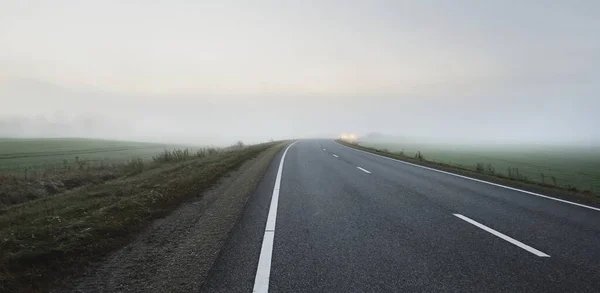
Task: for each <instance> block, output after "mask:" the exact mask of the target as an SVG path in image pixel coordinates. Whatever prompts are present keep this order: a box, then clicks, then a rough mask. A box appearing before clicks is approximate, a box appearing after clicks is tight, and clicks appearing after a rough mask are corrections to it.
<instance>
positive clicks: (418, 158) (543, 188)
mask: <svg viewBox="0 0 600 293" xmlns="http://www.w3.org/2000/svg"><path fill="white" fill-rule="evenodd" d="M336 141H337V142H338V143H340V144H342V145H345V146H348V147H352V148H355V149H359V150H362V151H366V152H370V153H373V154H378V155H381V156H385V157H389V158H393V159H397V160H401V161H405V162H409V163H413V164H417V165H421V166H425V167H429V168H434V169H437V170H442V171H446V172H451V173H455V174H459V175H463V176H468V177H471V178H476V179H480V180H485V181H489V182H494V183H498V184H502V185H506V186H511V187H515V188H519V189H523V190H528V191H531V192H537V193H542V194H545V195H549V196H554V197H559V198H564V199H569V200H575V201H578V202H583V203H590V204H596V205H597V204H600V197H598V196H597V195H596V194H594V193H592V192H591V191H589V190H584V191H581V190H578V189H576V188H573V187H568V186H559V185H553V184H547V183H540V182H536V181H531V180H528V179H527V178H526V177H525V176H520V174H518V170H517V171H516V173H515V172H513V173H511V174H510V176H507V175H503V174H498V173H495V172H494V170H493V168H492V167H491V166H487V165H484V164H477V165H476V166H474V169H468V168H463V167H459V166H454V165H449V164H445V163H439V162H434V161H430V160H427V159H426V157H425V156H424V155H423V154H422V153H421V152H417V154H416V155H415V156H414V157H410V156H406V155H405V154H404V153H403V152H398V153H392V152H389V151H387V150H381V149H377V148H372V147H366V146H361V145H358V144H355V143H349V142H345V141H342V140H336Z"/></svg>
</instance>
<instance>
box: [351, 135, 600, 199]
mask: <svg viewBox="0 0 600 293" xmlns="http://www.w3.org/2000/svg"><path fill="white" fill-rule="evenodd" d="M360 145H363V146H366V147H372V148H376V149H387V150H389V151H390V152H401V151H404V153H405V155H407V156H414V154H415V153H417V152H419V151H420V152H421V153H422V154H423V156H424V157H425V158H426V159H427V160H430V161H435V162H439V163H444V164H448V165H453V166H458V167H462V168H467V169H472V170H476V169H477V164H482V165H483V167H484V169H487V166H488V165H491V166H492V167H493V169H494V172H495V173H497V174H502V175H507V176H508V175H509V174H508V170H509V168H510V169H511V170H515V169H517V170H518V172H519V174H520V176H525V177H526V179H527V180H530V181H534V182H539V183H546V184H551V185H553V184H554V182H553V180H552V177H554V178H555V179H556V184H557V185H559V186H561V187H567V188H568V187H575V188H577V189H578V190H590V191H592V192H594V193H598V191H600V147H576V146H539V145H538V146H516V145H506V146H489V145H481V146H463V145H442V144H432V143H430V144H426V143H415V142H400V141H398V142H395V141H386V142H382V141H368V140H367V141H361V142H360ZM480 167H482V166H481V165H480ZM542 174H543V175H542Z"/></svg>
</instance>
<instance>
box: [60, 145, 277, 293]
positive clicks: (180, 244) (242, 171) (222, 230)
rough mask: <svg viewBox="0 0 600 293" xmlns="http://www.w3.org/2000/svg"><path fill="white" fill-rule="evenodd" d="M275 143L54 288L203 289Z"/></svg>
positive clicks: (67, 289) (98, 290) (153, 290)
mask: <svg viewBox="0 0 600 293" xmlns="http://www.w3.org/2000/svg"><path fill="white" fill-rule="evenodd" d="M283 146H285V143H282V144H279V145H277V146H274V147H272V148H270V149H268V150H266V151H265V152H263V153H262V154H261V155H259V156H258V157H257V158H254V159H252V160H250V161H248V162H246V163H244V164H243V165H242V166H241V167H240V168H239V169H238V170H236V171H233V172H231V173H230V174H229V175H228V176H225V177H224V178H222V179H221V180H220V182H219V183H218V184H217V185H216V186H215V187H214V188H212V189H211V190H209V191H207V192H205V193H204V194H203V195H202V196H200V197H197V198H196V199H195V200H193V201H190V202H187V203H184V204H182V205H181V206H180V207H179V208H178V209H177V210H175V211H174V212H173V213H171V214H170V215H169V216H167V217H165V218H163V219H159V220H157V221H155V222H153V223H152V224H151V225H150V226H149V227H148V228H147V229H146V230H144V232H142V233H141V234H140V235H139V236H138V237H137V238H136V239H135V240H134V241H132V242H131V243H130V244H128V245H127V246H125V247H124V248H122V249H120V250H118V251H116V252H115V253H113V254H111V255H109V256H108V257H107V258H106V259H104V260H103V261H101V262H99V263H96V264H93V265H91V266H90V268H89V269H88V270H87V272H85V273H82V274H81V275H80V276H78V277H74V278H73V279H72V280H70V281H69V282H67V284H68V285H67V286H65V287H64V288H60V289H57V290H53V291H52V292H81V293H84V292H85V293H88V292H191V291H197V290H199V289H200V287H201V285H202V283H203V281H204V279H205V278H206V276H207V274H208V272H209V271H210V269H211V267H212V265H213V263H214V261H215V260H216V258H217V257H218V254H219V252H220V250H221V248H222V247H223V245H224V244H225V242H226V241H227V239H228V236H229V233H230V231H231V229H232V227H233V226H234V224H235V222H236V220H237V219H238V218H239V216H240V215H241V213H242V212H243V210H244V206H245V204H246V201H247V199H248V196H249V194H250V193H251V192H252V190H253V189H254V188H255V187H256V185H257V183H258V182H259V181H260V180H261V178H262V177H263V174H264V173H265V171H266V170H267V168H268V166H269V164H270V162H271V160H272V159H273V157H275V155H276V154H277V153H278V152H279V151H280V150H281V149H282V148H283Z"/></svg>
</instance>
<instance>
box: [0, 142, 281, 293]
mask: <svg viewBox="0 0 600 293" xmlns="http://www.w3.org/2000/svg"><path fill="white" fill-rule="evenodd" d="M271 146H273V144H261V145H254V146H248V147H238V148H234V149H231V150H228V151H225V152H217V153H214V154H213V155H211V156H191V157H190V158H189V160H187V161H183V162H178V163H171V164H157V165H153V166H152V168H149V166H146V165H145V164H144V163H143V162H140V161H137V160H134V161H132V162H130V163H128V165H129V167H127V166H128V165H127V164H126V165H124V166H123V167H122V170H120V171H118V172H120V173H118V174H119V177H118V178H117V179H114V180H109V181H106V180H105V181H101V180H100V181H99V182H94V183H93V184H89V183H85V184H83V185H80V186H79V187H73V188H72V189H67V188H65V190H63V191H61V192H60V193H57V194H56V195H52V196H48V195H46V196H42V197H39V198H37V199H33V200H30V201H25V202H24V203H21V204H16V205H12V206H9V207H6V208H4V209H1V210H0V291H2V292H40V291H47V290H48V289H49V288H50V286H51V285H52V284H53V283H54V282H57V280H60V279H61V277H62V276H64V275H66V274H68V273H69V272H72V271H74V270H77V269H78V268H80V267H82V266H85V265H86V264H88V263H89V262H90V261H93V260H95V259H98V258H99V257H101V256H103V255H105V254H106V253H108V252H110V251H113V250H115V249H117V248H120V247H122V246H123V245H124V244H126V243H127V242H128V241H129V240H130V238H131V236H132V235H135V233H136V232H138V231H139V230H140V229H141V228H143V227H145V226H146V225H147V224H148V223H149V222H150V221H152V220H153V219H156V218H158V217H161V216H164V215H166V214H167V213H169V212H170V211H172V210H173V209H174V208H176V207H177V206H178V205H179V204H180V203H181V202H183V201H185V200H187V199H190V198H193V197H195V196H199V195H200V194H201V193H202V191H204V190H206V189H207V188H209V187H210V186H211V185H212V184H214V183H215V182H217V180H218V179H219V178H220V177H221V176H223V175H224V174H226V173H228V172H229V171H230V170H233V169H235V168H237V167H238V166H240V165H241V164H242V163H244V162H245V161H247V160H249V159H251V158H253V157H255V156H257V155H258V154H260V153H261V152H263V151H265V150H266V149H268V148H269V147H271ZM115 170H117V169H115ZM115 172H117V171H115ZM108 174H111V173H110V172H108ZM115 174H117V173H115ZM85 176H88V174H85ZM89 176H92V177H91V178H92V179H93V178H96V177H95V176H101V175H100V173H92V174H89ZM111 176H112V175H111ZM92 179H90V180H91V181H93V180H92ZM3 180H9V181H10V180H14V178H13V179H6V178H4V179H3ZM61 182H62V184H63V185H65V181H64V180H63V181H61ZM85 182H88V181H85ZM16 184H17V185H24V186H26V184H24V182H17V183H16ZM75 185H77V184H75ZM23 188H26V187H23ZM25 193H27V192H25Z"/></svg>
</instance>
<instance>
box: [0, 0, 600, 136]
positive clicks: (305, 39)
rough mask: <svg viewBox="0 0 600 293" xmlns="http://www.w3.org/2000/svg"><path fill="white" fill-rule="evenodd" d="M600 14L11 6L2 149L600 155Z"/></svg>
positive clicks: (392, 6) (455, 7) (308, 6)
mask: <svg viewBox="0 0 600 293" xmlns="http://www.w3.org/2000/svg"><path fill="white" fill-rule="evenodd" d="M430 4H431V3H430ZM542 7H543V9H542ZM599 8H600V4H598V3H597V2H595V1H578V2H576V3H546V2H544V1H532V2H528V3H519V4H510V3H505V2H504V1H486V3H485V4H483V3H479V2H471V1H459V2H456V3H445V2H443V1H433V5H425V4H423V3H422V2H420V1H406V2H402V3H399V2H395V1H373V2H354V3H351V5H347V3H346V2H345V1H322V2H317V3H308V2H300V3H291V2H285V3H282V2H279V1H258V2H254V3H253V4H248V3H244V2H237V1H231V2H230V1H223V2H197V3H188V5H187V6H184V5H177V2H174V3H171V4H170V5H166V4H164V3H159V2H154V1H147V2H144V3H126V4H123V3H120V2H117V1H103V2H96V3H86V4H85V5H83V4H81V3H78V2H76V1H67V0H65V1H57V2H55V3H54V2H53V3H44V2H39V3H37V2H36V3H34V2H26V3H25V2H18V1H15V2H12V1H7V2H3V3H1V4H0V68H2V70H0V102H1V104H2V106H1V107H0V137H27V138H33V137H90V138H103V139H118V140H136V141H149V142H164V143H169V142H173V143H194V144H226V143H230V142H235V141H237V140H243V141H247V142H249V143H252V142H261V141H267V140H270V139H274V140H280V139H290V138H310V137H337V136H338V135H340V134H341V133H348V132H351V133H356V134H359V135H363V136H364V135H367V134H369V133H382V134H385V135H388V136H398V137H406V138H421V139H425V140H431V141H436V142H448V143H465V144H469V143H498V144H518V143H522V144H576V145H589V146H592V145H600V132H599V131H597V130H596V127H597V125H600V115H598V113H599V112H600V98H598V91H599V90H600V83H599V81H600V53H598V52H600V50H599V49H600V38H599V37H598V36H599V35H600V34H598V32H600V20H599V19H598V18H597V17H595V16H594V15H593V14H592V13H590V11H597V9H599ZM542 11H543V13H542ZM106 20H110V21H106Z"/></svg>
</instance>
